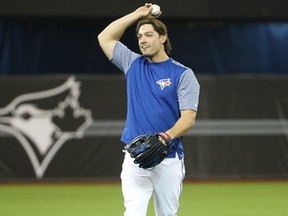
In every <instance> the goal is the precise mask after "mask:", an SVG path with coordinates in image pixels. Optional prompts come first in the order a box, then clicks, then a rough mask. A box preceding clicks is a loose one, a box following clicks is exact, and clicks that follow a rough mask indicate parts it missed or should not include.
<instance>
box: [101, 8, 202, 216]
mask: <svg viewBox="0 0 288 216" xmlns="http://www.w3.org/2000/svg"><path fill="white" fill-rule="evenodd" d="M151 5H152V4H150V3H146V4H145V5H144V6H142V7H139V8H138V9H136V10H135V11H134V12H132V13H130V14H128V15H126V16H123V17H122V18H119V19H117V20H115V21H114V22H112V23H111V24H110V25H108V26H107V27H106V28H105V29H104V30H103V31H102V32H101V33H100V34H99V35H98V40H99V44H100V46H101V48H102V49H103V51H104V53H105V55H106V56H107V57H108V59H109V60H111V62H112V63H113V64H115V65H116V66H117V67H118V68H119V69H121V70H122V71H123V72H124V73H125V76H126V81H127V98H128V99H127V100H128V106H127V107H128V111H127V119H126V125H125V129H124V131H123V134H122V138H121V140H122V141H123V142H124V144H128V143H129V142H130V141H131V140H133V138H135V137H137V136H138V135H141V134H147V133H157V132H165V133H166V135H167V136H168V137H169V136H170V137H171V139H173V140H174V145H173V147H172V148H171V150H170V152H169V154H168V156H167V157H166V158H165V159H164V160H163V161H162V162H161V163H160V164H159V165H157V166H156V167H154V168H153V169H148V170H147V169H142V168H139V166H138V165H137V164H134V163H133V159H132V158H131V157H130V155H129V154H128V153H126V155H125V159H124V162H123V165H122V172H121V180H122V192H123V196H124V205H125V208H126V210H125V214H124V215H125V216H145V215H146V212H147V207H148V203H149V200H150V198H151V196H152V195H153V196H154V206H155V212H156V215H157V216H173V215H176V214H177V211H178V209H179V206H180V205H179V199H180V195H181V191H182V181H183V178H184V175H185V169H184V163H183V157H184V153H183V146H182V142H181V140H182V135H184V134H185V133H186V132H187V131H188V130H189V129H190V128H191V127H192V126H193V125H194V122H195V118H196V111H197V107H198V97H199V88H200V87H199V84H198V82H197V79H196V77H195V75H194V73H193V71H192V70H191V69H190V68H188V67H185V66H183V65H181V64H180V63H178V62H176V61H175V60H173V59H172V58H170V57H169V56H168V54H169V52H170V51H171V44H170V41H169V38H168V33H167V28H166V26H165V25H164V24H163V23H162V22H161V21H159V20H158V19H156V18H157V17H153V16H152V15H151V10H152V7H151ZM137 21H139V22H138V24H137V28H136V33H137V37H138V45H139V48H140V51H141V53H142V55H139V54H136V53H134V52H132V51H131V50H129V49H128V48H127V47H126V46H124V45H123V44H122V43H121V42H120V41H119V40H120V39H121V37H122V35H123V34H124V32H125V31H126V29H127V28H129V27H130V26H132V25H133V24H135V23H136V22H137ZM160 139H161V138H160ZM161 141H163V144H164V140H161Z"/></svg>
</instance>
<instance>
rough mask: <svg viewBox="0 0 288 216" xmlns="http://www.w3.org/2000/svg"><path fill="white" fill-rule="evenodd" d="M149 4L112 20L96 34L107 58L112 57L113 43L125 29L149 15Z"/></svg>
mask: <svg viewBox="0 0 288 216" xmlns="http://www.w3.org/2000/svg"><path fill="white" fill-rule="evenodd" d="M151 5H152V4H150V3H146V4H145V5H144V6H141V7H139V8H137V9H136V10H135V11H133V12H132V13H129V14H127V15H126V16H123V17H121V18H119V19H117V20H115V21H113V22H112V23H110V25H108V26H107V27H106V28H105V29H104V30H103V31H102V32H101V33H100V34H99V35H98V41H99V44H100V47H101V48H102V50H103V52H104V53H105V55H106V56H107V58H108V59H109V60H111V59H112V56H113V49H114V46H115V44H116V43H117V41H119V40H120V38H121V37H122V35H123V34H124V32H125V31H126V29H127V28H129V27H130V26H131V25H133V24H134V23H135V22H137V21H138V20H139V19H141V18H145V17H149V16H151V10H152V8H151Z"/></svg>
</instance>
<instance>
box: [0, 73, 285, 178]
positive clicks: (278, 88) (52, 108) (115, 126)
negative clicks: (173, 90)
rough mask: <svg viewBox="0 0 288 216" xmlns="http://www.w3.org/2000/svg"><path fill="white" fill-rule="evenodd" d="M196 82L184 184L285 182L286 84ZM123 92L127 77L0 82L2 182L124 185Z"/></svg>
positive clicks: (222, 79)
mask: <svg viewBox="0 0 288 216" xmlns="http://www.w3.org/2000/svg"><path fill="white" fill-rule="evenodd" d="M197 77H198V79H199V82H200V85H201V96H200V104H199V111H198V114H197V120H196V124H195V126H194V128H193V129H191V130H190V131H189V132H188V134H187V135H186V136H185V137H184V139H183V145H184V149H185V165H186V179H247V178H248V179H251V178H252V179H255V178H272V179H275V178H276V179H279V178H280V179H283V178H287V177H288V139H287V134H288V120H287V115H288V113H287V112H288V99H287V93H288V85H287V83H288V77H286V76H236V75H234V76H207V75H206V76H203V75H197ZM125 91H126V85H125V77H124V75H107V76H102V75H101V76H100V75H57V76H55V75H53V76H48V75H47V76H9V77H1V79H0V181H14V180H15V181H18V180H20V181H21V180H27V179H28V180H31V179H32V180H33V179H34V180H39V181H42V180H56V181H57V180H63V179H66V180H67V179H68V180H79V179H93V180H94V179H119V176H120V172H121V165H122V160H123V156H124V153H123V152H122V150H123V144H122V143H121V141H120V136H121V132H122V130H123V129H124V124H125V116H126V95H125ZM163 115H165V114H163Z"/></svg>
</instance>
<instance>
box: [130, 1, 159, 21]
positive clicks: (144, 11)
mask: <svg viewBox="0 0 288 216" xmlns="http://www.w3.org/2000/svg"><path fill="white" fill-rule="evenodd" d="M152 5H153V4H152V3H146V4H145V5H144V6H141V7H139V8H137V9H136V10H135V12H137V13H139V16H140V18H157V17H159V16H160V15H161V13H162V12H161V13H159V14H158V15H157V16H153V15H152V14H151V12H152Z"/></svg>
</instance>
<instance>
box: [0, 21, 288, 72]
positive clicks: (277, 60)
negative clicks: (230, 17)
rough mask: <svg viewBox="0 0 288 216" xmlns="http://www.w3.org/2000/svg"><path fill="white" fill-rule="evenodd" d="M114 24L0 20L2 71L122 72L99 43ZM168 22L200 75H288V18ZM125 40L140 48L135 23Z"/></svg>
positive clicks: (175, 54)
mask: <svg viewBox="0 0 288 216" xmlns="http://www.w3.org/2000/svg"><path fill="white" fill-rule="evenodd" d="M164 22H165V21H164ZM109 23H110V21H107V20H103V21H101V20H98V21H95V20H94V21H92V20H90V21H89V20H88V21H71V20H70V21H66V22H65V21H63V20H62V21H55V20H52V21H48V20H46V21H44V20H42V21H41V20H39V21H36V20H33V21H31V20H22V21H21V20H2V21H1V20H0V75H14V74H55V73H59V74H67V73H74V74H91V73H92V74H114V73H119V70H118V69H117V68H116V67H115V66H113V65H112V64H111V63H110V62H109V61H108V60H107V59H106V57H105V56H104V54H103V52H102V50H101V49H100V47H99V45H98V42H97V35H98V33H99V32H101V30H102V29H103V28H104V27H105V26H106V25H108V24H109ZM166 24H167V27H168V29H169V36H170V39H171V42H172V47H173V51H172V54H171V57H172V58H174V59H176V60H178V61H180V62H182V63H183V64H185V65H187V66H189V67H191V68H192V69H193V70H194V71H195V72H196V73H197V74H235V73H237V74H239V73H244V74H251V73H252V74H286V73H288V61H287V59H288V52H287V50H288V23H286V22H274V23H273V22H224V23H205V22H198V23H197V22H194V23H193V22H192V23H183V22H181V23H180V22H179V23H177V22H169V21H167V22H166ZM123 42H125V43H126V44H127V45H128V46H129V47H130V48H131V49H133V50H134V51H136V52H138V47H137V41H136V37H135V32H134V27H132V28H130V29H129V30H128V31H127V32H126V34H125V35H124V37H123Z"/></svg>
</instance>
